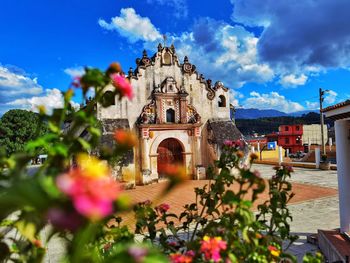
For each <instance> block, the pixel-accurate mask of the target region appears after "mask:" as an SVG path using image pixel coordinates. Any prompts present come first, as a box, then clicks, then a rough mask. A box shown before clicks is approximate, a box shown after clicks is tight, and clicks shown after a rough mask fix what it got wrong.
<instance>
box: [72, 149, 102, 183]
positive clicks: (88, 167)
mask: <svg viewBox="0 0 350 263" xmlns="http://www.w3.org/2000/svg"><path fill="white" fill-rule="evenodd" d="M77 162H78V165H79V167H80V168H81V170H82V172H83V173H84V175H85V176H88V177H104V176H108V175H109V168H108V165H107V164H106V163H105V162H102V161H100V160H99V159H97V158H96V157H94V156H89V155H87V154H85V153H81V154H79V155H78V157H77Z"/></svg>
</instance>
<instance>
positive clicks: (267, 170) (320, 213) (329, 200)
mask: <svg viewBox="0 0 350 263" xmlns="http://www.w3.org/2000/svg"><path fill="white" fill-rule="evenodd" d="M253 170H258V171H260V173H261V175H262V176H263V177H264V178H269V177H271V176H272V175H274V172H275V171H274V170H273V169H272V166H271V165H261V164H256V165H254V166H253ZM294 170H295V172H294V173H293V174H292V178H291V179H290V181H291V182H292V184H293V192H295V194H296V195H295V197H294V198H293V199H292V201H291V203H290V204H289V208H290V210H291V213H292V215H293V221H292V222H291V231H292V232H293V233H295V234H297V235H299V237H300V238H299V240H298V241H297V242H295V244H294V245H293V246H292V247H291V248H290V252H291V253H292V254H294V255H296V256H298V259H299V261H300V260H301V258H302V256H303V255H304V254H305V253H306V252H308V251H316V250H317V247H316V246H314V245H311V244H309V243H307V242H306V237H307V236H308V235H310V234H313V233H316V232H317V229H334V228H337V227H339V208H338V193H337V187H338V184H337V172H336V171H332V170H331V171H320V170H315V169H304V168H294ZM206 183H207V181H205V180H202V181H187V182H186V183H185V184H182V185H180V186H179V187H177V188H176V189H174V190H173V191H172V192H171V193H169V194H168V195H166V196H165V197H163V198H158V197H159V193H160V192H161V191H162V189H164V187H165V186H166V183H165V182H164V183H159V184H152V185H147V186H137V187H136V189H132V190H127V191H126V193H127V194H128V195H129V196H130V197H131V199H132V200H133V201H134V202H139V201H145V200H151V201H152V200H153V201H154V203H155V204H159V203H162V202H166V203H168V204H169V205H170V207H171V209H170V212H175V213H178V212H180V211H182V210H183V205H184V204H186V203H190V202H193V201H194V197H195V195H194V192H193V189H194V187H200V186H203V185H204V184H206ZM260 198H261V199H260V201H261V202H263V200H265V199H266V194H263V195H261V197H260ZM133 220H134V219H133V215H131V214H130V215H124V221H125V222H127V223H128V224H130V223H131V224H132V223H133ZM62 249H63V248H62V245H60V244H59V242H50V244H49V246H48V256H47V261H46V262H58V259H59V255H60V254H61V253H62Z"/></svg>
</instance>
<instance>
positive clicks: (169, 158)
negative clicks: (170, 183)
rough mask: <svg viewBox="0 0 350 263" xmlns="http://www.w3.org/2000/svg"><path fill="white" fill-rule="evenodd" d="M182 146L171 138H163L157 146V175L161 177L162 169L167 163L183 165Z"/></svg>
mask: <svg viewBox="0 0 350 263" xmlns="http://www.w3.org/2000/svg"><path fill="white" fill-rule="evenodd" d="M182 152H183V149H182V146H181V144H180V143H179V142H178V141H177V140H176V139H173V138H169V139H165V140H164V141H162V142H161V143H160V144H159V146H158V150H157V153H158V158H157V166H158V175H159V177H162V176H163V175H162V171H164V168H165V167H166V166H167V165H169V164H178V165H183V156H182Z"/></svg>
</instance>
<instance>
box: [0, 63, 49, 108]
mask: <svg viewBox="0 0 350 263" xmlns="http://www.w3.org/2000/svg"><path fill="white" fill-rule="evenodd" d="M18 71H21V70H18ZM42 91H43V88H42V87H41V86H40V85H39V84H38V81H37V79H36V78H30V77H28V76H26V75H25V73H24V72H15V71H11V70H10V68H9V67H4V66H1V65H0V101H1V102H6V101H7V100H8V99H9V98H14V97H16V96H19V95H21V96H27V95H37V94H40V93H41V92H42Z"/></svg>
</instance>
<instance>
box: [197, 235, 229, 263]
mask: <svg viewBox="0 0 350 263" xmlns="http://www.w3.org/2000/svg"><path fill="white" fill-rule="evenodd" d="M226 248H227V243H226V241H223V240H222V239H221V237H209V236H204V238H203V240H202V241H201V247H200V251H201V252H202V253H203V254H204V258H205V260H213V261H214V262H219V261H220V260H221V256H220V251H222V250H225V249H226Z"/></svg>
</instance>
